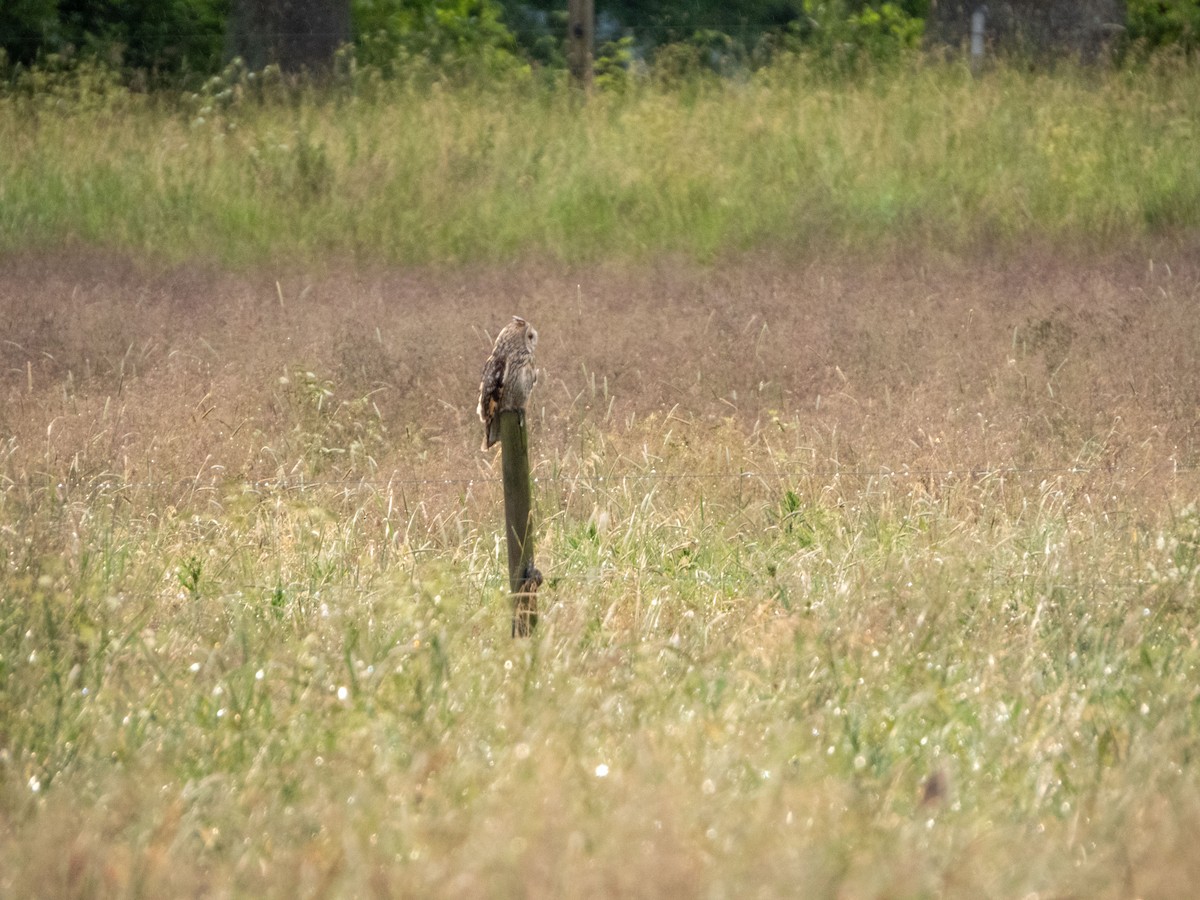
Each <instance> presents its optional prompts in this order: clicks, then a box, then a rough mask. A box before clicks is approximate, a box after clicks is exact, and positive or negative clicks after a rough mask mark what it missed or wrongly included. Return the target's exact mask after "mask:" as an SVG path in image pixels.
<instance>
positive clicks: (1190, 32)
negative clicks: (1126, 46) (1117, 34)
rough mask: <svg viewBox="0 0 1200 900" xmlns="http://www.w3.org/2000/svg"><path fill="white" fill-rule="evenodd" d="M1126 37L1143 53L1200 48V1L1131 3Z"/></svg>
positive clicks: (1139, 0) (1142, 0)
mask: <svg viewBox="0 0 1200 900" xmlns="http://www.w3.org/2000/svg"><path fill="white" fill-rule="evenodd" d="M1126 9H1127V24H1126V29H1127V30H1126V37H1127V39H1128V41H1129V43H1130V44H1132V45H1133V46H1135V47H1141V48H1143V49H1144V50H1154V49H1156V48H1161V47H1166V46H1175V47H1178V48H1179V49H1180V50H1182V51H1183V52H1184V53H1185V54H1191V53H1193V52H1194V51H1195V50H1196V49H1197V48H1200V0H1128V3H1127V4H1126Z"/></svg>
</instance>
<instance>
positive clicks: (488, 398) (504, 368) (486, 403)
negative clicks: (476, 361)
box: [475, 353, 508, 450]
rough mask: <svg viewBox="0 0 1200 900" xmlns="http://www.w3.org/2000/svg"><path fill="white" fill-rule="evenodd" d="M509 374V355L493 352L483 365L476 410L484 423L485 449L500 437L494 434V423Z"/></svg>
mask: <svg viewBox="0 0 1200 900" xmlns="http://www.w3.org/2000/svg"><path fill="white" fill-rule="evenodd" d="M507 375H508V357H507V356H504V355H502V354H499V353H493V354H492V355H491V356H489V357H488V361H487V362H486V363H484V365H483V376H482V377H481V378H480V381H479V406H478V407H477V408H476V410H475V411H476V412H477V413H478V414H479V418H480V421H482V422H483V424H484V437H483V449H484V450H486V449H488V448H489V447H491V446H492V444H494V443H496V441H497V440H498V439H499V435H498V434H494V433H493V432H494V429H493V427H492V426H493V423H494V422H495V421H496V413H497V411H499V409H500V400H501V396H502V394H503V391H504V379H505V377H506V376H507Z"/></svg>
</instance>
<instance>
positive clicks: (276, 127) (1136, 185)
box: [0, 57, 1200, 266]
mask: <svg viewBox="0 0 1200 900" xmlns="http://www.w3.org/2000/svg"><path fill="white" fill-rule="evenodd" d="M26 80H27V82H28V84H25V85H24V89H17V88H14V89H11V90H9V91H7V92H6V93H5V94H3V95H0V145H2V146H3V147H4V148H5V152H4V154H3V155H0V190H2V191H3V194H0V248H7V249H18V248H22V247H29V246H33V245H41V246H47V247H56V246H59V245H60V244H61V243H62V242H63V241H70V240H78V241H83V242H86V243H89V244H98V245H101V246H105V247H110V248H115V249H119V250H122V251H125V252H129V253H133V254H150V255H152V256H154V257H156V258H162V257H164V256H165V257H167V258H169V259H172V260H175V261H186V260H190V259H194V258H197V257H199V258H202V259H215V260H219V261H221V262H223V263H225V264H228V265H233V266H244V265H247V264H251V263H254V262H256V261H259V260H262V259H264V258H267V259H274V260H276V261H283V260H288V259H292V260H295V259H301V260H308V261H312V260H314V259H323V258H328V257H330V256H335V257H339V258H343V259H344V258H353V259H356V260H361V261H365V262H370V261H376V262H378V261H385V262H392V263H400V264H441V263H451V264H464V263H478V262H505V261H509V260H513V259H523V258H530V257H534V258H549V259H553V260H564V261H577V262H599V261H604V260H611V259H614V258H619V259H630V258H633V259H640V260H643V261H645V260H652V259H654V258H656V257H657V256H658V255H660V254H662V253H679V254H684V255H686V256H688V257H691V258H696V259H702V260H714V259H717V258H719V257H720V256H721V255H722V254H725V253H738V252H744V251H747V250H752V249H758V248H762V247H770V248H773V249H776V250H779V251H782V252H800V253H804V254H811V253H813V252H816V251H830V252H834V251H838V250H841V249H845V248H855V247H857V248H864V247H876V246H879V245H888V246H892V245H899V246H900V247H901V248H903V249H906V250H911V249H912V248H913V247H915V246H919V247H935V248H950V249H955V250H960V251H961V250H965V249H968V248H975V247H980V246H984V247H997V246H1008V245H1011V244H1016V245H1022V244H1024V243H1027V242H1029V241H1030V240H1034V239H1036V240H1039V241H1040V240H1050V241H1054V242H1057V243H1066V244H1073V243H1078V242H1080V241H1085V242H1089V243H1101V244H1111V243H1114V242H1115V243H1117V244H1120V243H1122V242H1124V241H1125V240H1126V239H1127V238H1128V237H1129V236H1139V235H1146V234H1150V235H1153V234H1158V233H1161V232H1163V231H1164V230H1171V229H1177V228H1188V227H1194V226H1196V225H1197V218H1198V213H1197V210H1198V209H1200V174H1198V173H1197V167H1196V166H1195V164H1194V162H1195V152H1194V151H1195V147H1196V145H1197V144H1198V143H1200V108H1198V107H1200V101H1198V100H1197V97H1200V90H1198V82H1200V76H1197V74H1196V71H1195V69H1194V67H1191V66H1189V65H1187V64H1186V63H1182V62H1173V61H1172V60H1171V59H1170V58H1169V57H1164V58H1161V59H1159V60H1158V61H1157V62H1156V63H1154V64H1152V65H1148V66H1146V67H1143V68H1142V69H1140V70H1137V71H1118V72H1107V71H1102V70H1097V69H1072V68H1070V67H1069V66H1064V67H1063V69H1062V70H1060V71H1058V72H1056V73H1051V74H1045V73H1036V72H1035V73H1031V72H1028V71H1022V70H1021V69H1019V68H1016V67H1012V68H1001V69H998V70H996V71H993V72H991V73H989V75H988V77H986V78H979V79H976V78H972V76H971V75H970V74H969V72H967V70H966V69H965V68H963V67H961V66H954V65H943V64H934V63H929V62H922V61H920V60H917V61H912V62H906V63H903V64H897V65H895V66H891V67H886V68H882V69H881V70H879V71H878V72H876V73H874V74H870V75H864V76H862V77H861V78H860V79H858V80H854V81H845V80H837V81H830V80H829V79H828V78H823V77H819V76H817V75H814V74H813V73H812V71H811V70H810V69H809V68H807V67H806V66H805V65H804V64H803V63H801V62H797V63H796V64H794V65H788V64H786V63H784V62H780V63H778V64H776V65H775V66H773V67H770V68H767V69H764V70H762V71H760V72H758V73H757V74H755V75H753V76H747V77H746V78H744V79H741V80H717V79H703V78H699V77H692V78H688V79H684V80H683V81H682V82H681V81H679V80H678V79H662V78H649V77H648V78H646V79H643V80H639V81H631V82H630V83H629V84H628V85H626V87H625V88H624V89H612V90H608V91H601V92H596V93H595V95H594V96H593V97H592V98H590V99H589V101H588V102H587V103H582V102H581V100H580V97H579V95H578V94H576V93H575V92H572V91H571V90H569V89H567V88H566V87H565V86H563V85H560V84H550V85H546V84H543V83H541V82H539V81H535V80H533V79H532V78H530V79H528V80H522V79H519V78H509V79H501V80H498V81H497V82H496V83H494V84H492V85H490V86H488V87H486V88H480V87H475V86H467V87H464V86H456V85H454V84H447V83H445V82H441V81H436V80H435V81H433V82H432V83H427V81H426V80H417V81H415V82H413V83H410V82H389V81H381V80H380V79H379V78H377V77H373V76H372V74H371V73H370V72H365V73H358V74H356V75H353V76H351V75H347V76H345V80H344V82H342V83H341V84H340V85H339V86H337V87H334V88H326V89H306V88H304V87H302V86H301V87H288V86H287V85H284V84H281V83H280V82H279V81H278V79H277V78H276V79H275V80H272V79H270V78H264V77H263V76H262V75H259V76H258V77H257V78H255V77H254V76H253V75H249V74H246V73H244V72H241V71H240V70H238V69H236V68H234V69H231V70H230V71H229V72H227V73H226V75H225V76H224V77H219V78H215V79H213V80H212V81H211V82H210V83H209V84H208V85H207V86H206V87H205V88H204V89H203V90H202V91H200V92H199V93H196V94H192V95H183V96H174V97H162V96H159V95H143V94H137V93H133V92H131V91H129V90H126V89H124V88H121V87H119V86H118V85H116V84H114V83H113V81H112V79H111V78H110V77H108V76H105V75H103V74H102V73H95V72H93V73H90V74H88V73H87V72H86V70H85V75H84V76H83V77H77V76H71V77H66V76H55V75H53V74H49V75H45V76H43V77H41V78H35V77H33V76H30V77H29V78H28V79H26Z"/></svg>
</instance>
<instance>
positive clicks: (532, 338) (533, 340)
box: [513, 316, 538, 353]
mask: <svg viewBox="0 0 1200 900" xmlns="http://www.w3.org/2000/svg"><path fill="white" fill-rule="evenodd" d="M513 325H515V326H516V327H517V328H518V329H520V330H521V331H523V332H524V333H525V349H526V350H528V351H529V352H530V353H532V352H533V351H534V350H535V349H536V348H537V340H538V333H537V329H536V328H534V327H533V326H532V325H530V324H529V323H528V322H526V321H525V320H524V319H522V318H521V317H520V316H513Z"/></svg>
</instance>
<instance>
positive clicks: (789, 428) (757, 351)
mask: <svg viewBox="0 0 1200 900" xmlns="http://www.w3.org/2000/svg"><path fill="white" fill-rule="evenodd" d="M1198 280H1200V269H1198V268H1197V263H1196V261H1195V251H1194V248H1192V247H1189V246H1186V245H1170V246H1158V247H1154V248H1139V249H1137V250H1131V251H1130V252H1129V253H1127V254H1126V255H1124V256H1119V257H1115V258H1114V257H1111V256H1110V257H1104V258H1095V257H1087V256H1076V257H1071V258H1062V257H1057V256H1054V255H1053V254H1051V253H1049V252H1042V251H1039V250H1036V249H1035V250H1030V251H1029V252H1026V253H1024V254H1021V255H1018V256H1014V257H1009V258H1005V259H1002V260H988V259H975V260H959V259H947V258H939V257H937V256H926V257H925V258H923V259H920V260H917V261H895V260H870V259H861V258H860V259H844V260H805V261H800V262H796V263H791V262H787V261H785V260H781V259H778V258H752V259H746V260H742V261H738V262H736V263H733V264H729V265H722V266H716V267H703V266H696V265H693V264H689V263H670V262H666V263H660V264H656V265H646V266H642V267H635V268H630V267H605V266H595V267H586V268H577V269H574V270H570V271H563V270H562V269H561V268H558V267H550V266H539V265H527V266H523V267H519V268H505V267H487V268H478V269H455V270H452V271H438V270H434V269H423V270H378V271H331V272H319V273H295V272H274V271H258V272H254V273H250V274H232V273H229V272H222V271H216V270H212V269H208V268H205V267H203V266H196V265H191V266H182V267H176V268H168V269H150V268H146V267H140V266H135V265H134V264H132V263H130V262H129V261H127V260H125V259H121V258H114V257H110V256H98V255H96V254H95V253H89V252H86V251H68V252H65V253H64V254H62V255H60V256H55V257H50V256H45V255H43V256H33V255H17V256H9V257H7V258H6V259H4V260H3V262H2V264H0V315H3V318H4V321H5V322H6V334H5V340H4V342H3V344H2V345H0V379H2V385H3V395H4V407H3V409H4V412H3V413H2V414H0V428H2V429H3V432H4V437H5V438H6V439H7V441H8V446H7V448H6V451H5V453H6V462H5V471H6V472H7V474H8V475H9V477H15V476H20V475H22V474H25V475H32V474H34V473H44V474H46V475H47V476H49V477H53V478H56V479H70V480H76V481H86V480H87V479H92V478H108V477H117V478H121V479H126V480H129V481H139V482H144V481H157V480H165V481H174V480H177V479H193V480H199V481H208V480H211V479H216V480H218V481H220V480H224V479H247V480H251V481H254V480H259V479H269V478H278V477H284V476H303V477H310V478H311V477H315V476H317V475H321V476H324V477H353V478H357V477H363V476H368V475H369V476H371V477H374V478H382V479H386V478H387V477H389V476H390V475H392V474H395V473H399V474H400V475H401V476H402V477H421V478H425V477H440V476H450V477H472V476H475V475H478V474H482V473H484V472H488V471H490V469H489V468H488V467H489V460H490V459H491V457H489V456H486V455H481V454H479V453H477V452H476V451H475V449H474V448H475V446H476V445H477V438H478V436H477V435H476V434H475V432H476V431H477V430H478V425H477V423H476V421H475V419H474V411H473V408H472V404H471V402H470V401H471V398H472V394H473V392H474V391H475V390H476V387H477V384H478V375H479V372H478V370H479V367H480V365H481V364H482V360H483V359H484V358H485V357H486V355H487V349H488V347H489V345H490V343H489V338H490V337H491V336H492V335H494V333H495V330H496V329H497V328H499V327H500V325H502V324H503V323H504V322H505V321H506V320H507V317H508V316H509V315H510V314H512V313H514V312H519V313H521V314H523V315H526V316H528V317H529V318H530V319H531V320H532V321H533V322H535V323H536V324H537V326H538V328H539V329H540V330H541V332H542V334H543V343H542V345H541V348H540V350H539V360H538V361H539V365H540V366H541V367H542V368H543V374H542V380H541V381H540V382H539V389H538V391H537V393H536V394H535V403H534V416H535V419H534V429H535V446H534V453H535V456H537V457H540V458H541V459H542V461H543V463H545V461H546V460H551V459H554V458H556V457H559V456H561V455H562V454H563V453H564V452H567V451H568V450H569V449H575V450H579V449H581V448H582V446H583V444H584V443H585V442H586V440H587V434H588V432H589V429H597V428H602V429H603V430H604V431H605V432H608V433H618V434H625V435H627V436H628V437H629V439H630V440H634V441H636V440H637V439H638V437H639V435H642V434H643V433H644V432H645V430H646V429H665V428H674V429H676V430H677V431H679V433H680V435H681V437H682V439H684V440H685V441H687V442H691V443H694V444H696V445H701V444H703V443H704V442H705V441H706V439H707V438H708V436H709V435H710V434H711V433H713V430H714V429H720V428H724V427H728V426H729V425H733V426H735V427H736V428H737V429H738V430H740V431H742V432H744V433H746V434H750V435H759V436H761V437H762V440H763V441H764V442H765V443H764V444H763V446H768V445H770V444H779V443H782V444H783V445H784V446H788V447H791V448H792V449H803V450H806V451H807V452H808V453H809V454H810V458H811V468H812V471H813V472H814V473H817V474H824V475H832V474H833V473H834V472H835V471H837V470H838V469H842V470H846V469H854V470H862V469H866V470H872V471H875V470H879V471H893V472H904V471H910V470H911V471H916V472H925V471H935V472H945V471H961V472H967V471H972V470H975V471H978V470H985V469H986V470H992V469H997V468H1002V467H1016V468H1020V469H1038V468H1044V469H1059V468H1065V467H1073V466H1082V467H1093V466H1105V467H1110V468H1111V467H1113V466H1128V467H1130V468H1131V469H1133V470H1137V471H1138V472H1139V473H1140V476H1145V477H1146V478H1147V479H1148V480H1149V481H1148V483H1144V484H1143V487H1152V486H1155V485H1157V484H1158V483H1159V482H1160V481H1161V480H1162V479H1163V478H1164V477H1169V476H1170V475H1171V473H1172V471H1173V467H1175V468H1179V467H1192V466H1194V465H1195V464H1196V462H1197V460H1198V458H1200V457H1198V454H1200V446H1198V444H1197V413H1196V410H1197V409H1198V408H1200V402H1198V401H1200V367H1198V366H1197V364H1196V356H1195V348H1196V347H1197V346H1200V324H1198V323H1197V320H1196V318H1195V316H1194V309H1195V304H1196V301H1197V293H1198V291H1200V287H1198V283H1200V281H1198ZM350 450H353V451H355V452H353V453H351V452H349V451H350ZM324 451H328V452H324Z"/></svg>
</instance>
